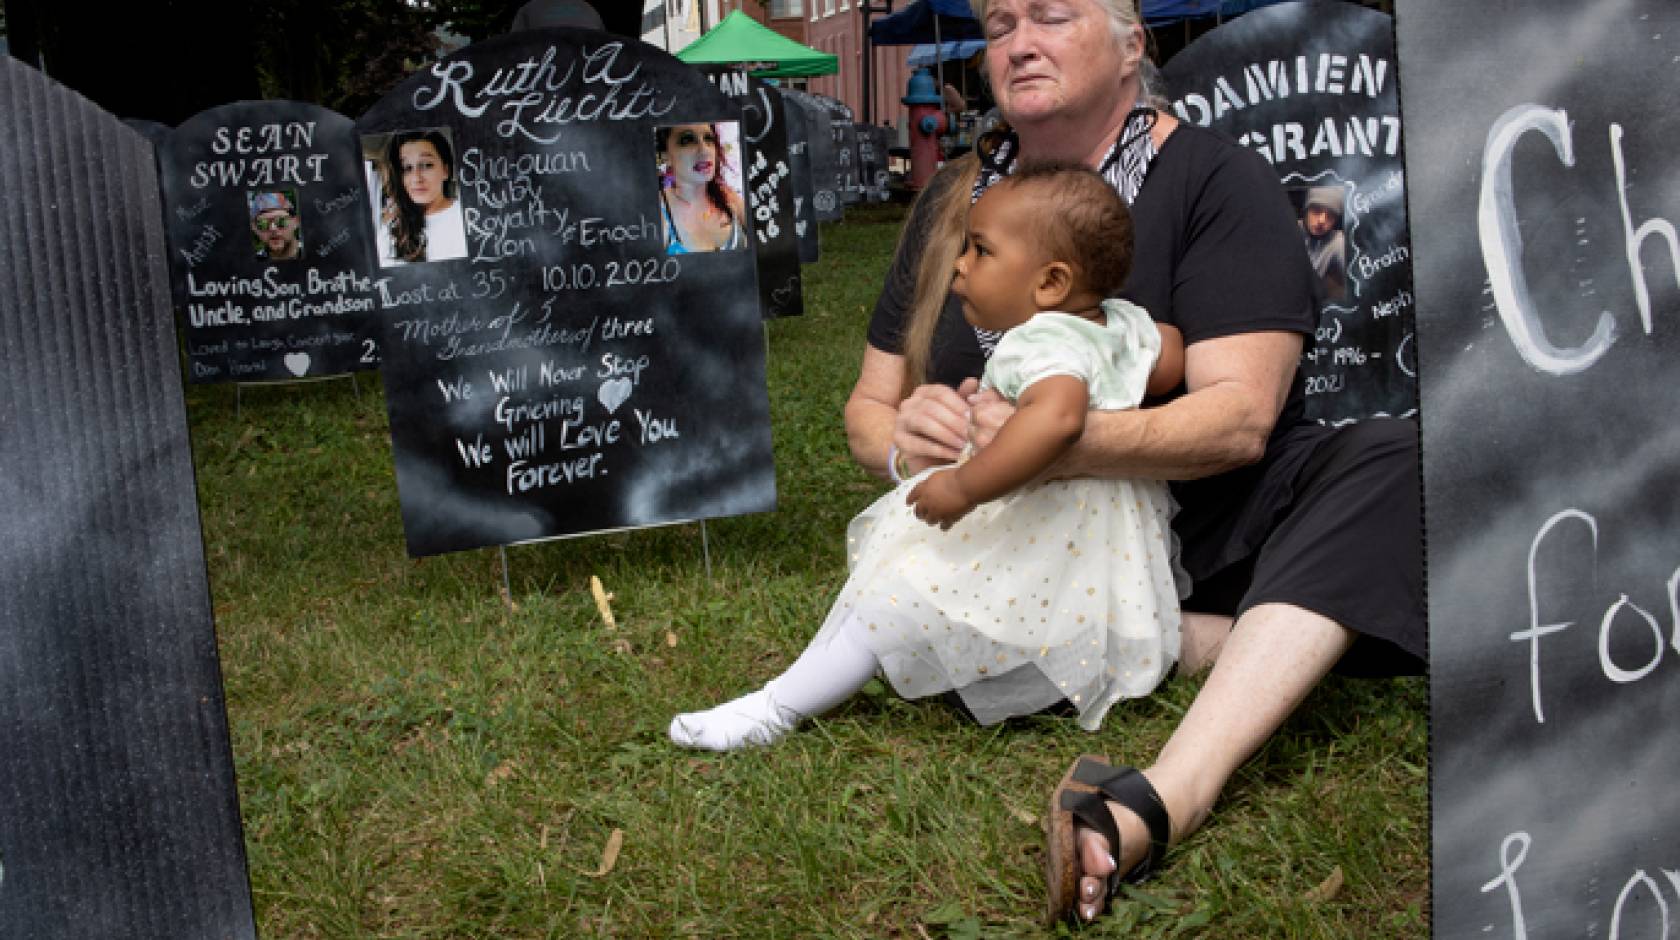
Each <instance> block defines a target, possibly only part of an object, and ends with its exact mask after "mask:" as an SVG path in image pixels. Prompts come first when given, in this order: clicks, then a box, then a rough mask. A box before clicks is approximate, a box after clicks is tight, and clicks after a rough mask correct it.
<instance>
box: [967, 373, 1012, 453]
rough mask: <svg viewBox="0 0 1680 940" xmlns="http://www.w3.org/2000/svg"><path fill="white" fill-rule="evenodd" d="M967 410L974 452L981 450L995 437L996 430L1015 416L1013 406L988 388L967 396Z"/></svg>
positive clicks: (970, 438) (994, 390)
mask: <svg viewBox="0 0 1680 940" xmlns="http://www.w3.org/2000/svg"><path fill="white" fill-rule="evenodd" d="M968 409H969V432H968V434H969V438H968V439H969V440H970V441H972V442H973V443H974V449H975V450H982V449H984V448H985V446H986V445H987V444H990V443H991V442H992V438H994V437H997V433H998V429H999V428H1001V427H1003V423H1004V422H1005V421H1008V420H1009V418H1010V416H1011V415H1013V414H1015V406H1014V405H1013V404H1011V403H1010V401H1009V399H1007V398H1004V397H1003V396H1002V395H999V394H998V393H997V390H996V389H991V388H988V389H986V390H985V391H983V392H979V393H978V394H972V395H969V396H968Z"/></svg>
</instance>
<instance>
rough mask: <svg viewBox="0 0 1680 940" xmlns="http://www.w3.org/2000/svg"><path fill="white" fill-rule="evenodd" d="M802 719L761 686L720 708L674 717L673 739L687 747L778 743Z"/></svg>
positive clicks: (711, 748)
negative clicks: (755, 690)
mask: <svg viewBox="0 0 1680 940" xmlns="http://www.w3.org/2000/svg"><path fill="white" fill-rule="evenodd" d="M798 723H799V715H798V713H796V712H794V711H793V709H790V708H784V707H783V706H781V705H778V704H777V703H776V701H775V700H774V699H772V698H771V697H770V693H769V692H768V691H766V690H764V689H759V690H758V691H757V692H752V693H749V694H747V695H743V696H741V697H740V698H738V699H735V700H733V701H729V702H724V703H723V704H722V705H719V706H717V707H716V708H712V709H709V710H707V711H703V712H687V713H685V714H681V715H678V716H677V717H675V718H673V719H671V740H672V741H673V742H675V743H677V744H680V745H682V746H683V747H695V748H701V749H704V750H708V751H733V750H737V749H739V748H743V747H753V746H762V745H767V744H774V743H776V742H777V741H778V740H780V739H781V737H782V735H785V734H787V733H788V732H789V731H792V730H793V728H794V726H795V725H797V724H798Z"/></svg>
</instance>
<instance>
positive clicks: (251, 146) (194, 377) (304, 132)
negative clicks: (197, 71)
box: [158, 101, 379, 382]
mask: <svg viewBox="0 0 1680 940" xmlns="http://www.w3.org/2000/svg"><path fill="white" fill-rule="evenodd" d="M357 153H358V148H357V145H356V136H355V131H354V125H353V124H352V123H351V121H350V119H349V118H346V117H344V116H343V115H341V114H337V113H335V112H333V111H328V110H326V109H325V108H320V107H316V106H315V105H311V104H303V103H300V102H295V101H243V102H238V103H236V104H229V105H223V106H221V107H217V108H211V109H210V110H208V111H204V112H201V113H199V114H197V115H195V116H194V117H193V118H191V119H190V120H188V121H186V122H185V123H183V124H182V125H181V126H180V127H178V128H176V130H175V132H174V133H172V134H170V135H169V136H168V137H167V138H166V139H165V141H164V142H163V144H162V145H161V146H160V147H159V148H158V164H159V173H158V175H159V179H160V180H161V181H162V185H163V197H164V205H165V209H166V219H167V230H168V236H169V240H168V243H169V258H170V262H171V270H172V272H173V275H174V276H173V286H174V296H175V308H176V310H177V311H178V312H179V315H180V318H181V323H182V327H183V329H182V335H183V336H184V337H185V342H186V348H187V377H188V378H189V379H190V380H191V381H194V382H229V381H238V382H253V381H274V380H288V379H304V378H317V377H322V376H330V375H339V374H342V373H345V372H352V371H356V370H359V369H371V368H374V367H376V366H377V365H378V364H379V347H378V340H377V331H378V322H377V320H378V306H379V305H378V303H377V300H376V291H375V285H374V280H373V276H372V273H371V272H370V270H369V264H368V249H369V246H370V245H371V243H372V240H373V229H372V227H371V225H370V224H369V222H368V216H367V213H366V212H365V211H364V210H363V207H364V206H365V205H366V203H367V197H366V195H365V193H364V187H363V181H362V163H361V160H360V159H359V158H358V156H357Z"/></svg>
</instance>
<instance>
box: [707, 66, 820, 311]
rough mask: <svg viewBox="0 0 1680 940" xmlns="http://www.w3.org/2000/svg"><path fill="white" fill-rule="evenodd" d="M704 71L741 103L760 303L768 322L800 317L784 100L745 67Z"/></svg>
mask: <svg viewBox="0 0 1680 940" xmlns="http://www.w3.org/2000/svg"><path fill="white" fill-rule="evenodd" d="M704 71H705V72H706V74H707V75H708V76H710V78H711V79H712V82H713V84H715V85H717V86H718V88H719V89H720V90H721V91H723V93H724V94H726V95H728V96H729V97H730V98H731V99H733V100H735V101H736V102H738V103H739V104H740V105H741V141H742V145H743V146H742V162H744V163H745V164H746V167H747V174H746V185H747V208H748V210H749V211H750V212H751V215H752V231H753V245H754V250H755V252H756V253H757V255H758V295H759V304H760V306H761V307H763V309H764V317H765V319H767V320H769V319H777V318H780V317H791V316H798V315H799V314H801V313H804V312H805V295H804V289H803V287H802V284H801V281H800V276H799V234H798V231H797V229H796V228H795V225H794V218H793V165H792V163H791V161H790V159H789V156H788V143H787V119H786V118H785V117H784V116H783V115H782V98H781V96H780V95H778V94H777V93H776V91H775V89H774V88H772V87H771V86H770V85H768V84H767V83H765V81H764V80H763V79H759V78H748V77H747V74H746V73H745V72H744V71H742V70H740V69H728V68H724V69H718V68H708V69H705V70H704Z"/></svg>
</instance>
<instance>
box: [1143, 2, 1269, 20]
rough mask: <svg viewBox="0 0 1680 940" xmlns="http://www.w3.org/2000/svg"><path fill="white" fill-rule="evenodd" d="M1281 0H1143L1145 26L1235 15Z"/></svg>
mask: <svg viewBox="0 0 1680 940" xmlns="http://www.w3.org/2000/svg"><path fill="white" fill-rule="evenodd" d="M1279 2H1281V0H1143V22H1144V25H1145V26H1165V25H1167V24H1168V23H1176V22H1178V21H1179V20H1194V19H1201V18H1203V17H1208V16H1219V17H1225V16H1237V15H1239V14H1243V13H1247V12H1248V11H1250V10H1257V9H1259V8H1260V7H1264V6H1271V5H1272V4H1274V3H1279Z"/></svg>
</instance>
